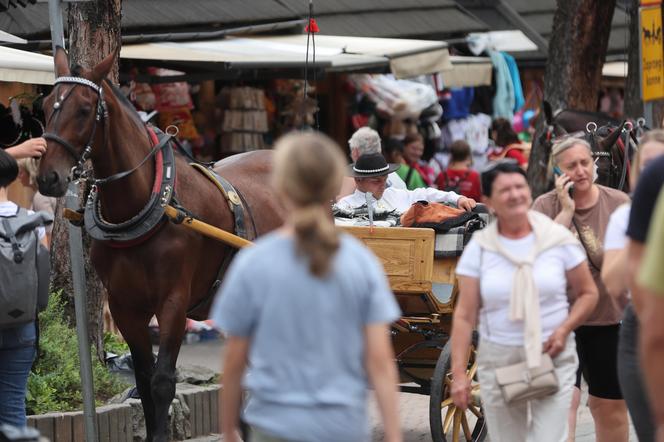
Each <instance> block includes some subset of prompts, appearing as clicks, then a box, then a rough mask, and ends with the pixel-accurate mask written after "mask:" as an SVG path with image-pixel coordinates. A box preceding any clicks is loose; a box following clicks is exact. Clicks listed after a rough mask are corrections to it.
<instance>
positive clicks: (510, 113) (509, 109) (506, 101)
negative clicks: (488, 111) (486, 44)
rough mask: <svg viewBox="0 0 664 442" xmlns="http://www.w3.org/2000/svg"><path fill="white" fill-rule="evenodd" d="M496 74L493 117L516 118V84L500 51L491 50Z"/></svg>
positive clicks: (490, 55)
mask: <svg viewBox="0 0 664 442" xmlns="http://www.w3.org/2000/svg"><path fill="white" fill-rule="evenodd" d="M489 57H491V63H492V64H493V69H494V71H495V74H496V95H494V97H493V118H507V119H508V120H509V121H512V119H513V118H514V103H515V99H514V84H513V83H512V76H511V74H510V70H509V67H508V66H507V62H506V61H505V58H504V57H503V56H502V55H501V54H500V52H496V51H489Z"/></svg>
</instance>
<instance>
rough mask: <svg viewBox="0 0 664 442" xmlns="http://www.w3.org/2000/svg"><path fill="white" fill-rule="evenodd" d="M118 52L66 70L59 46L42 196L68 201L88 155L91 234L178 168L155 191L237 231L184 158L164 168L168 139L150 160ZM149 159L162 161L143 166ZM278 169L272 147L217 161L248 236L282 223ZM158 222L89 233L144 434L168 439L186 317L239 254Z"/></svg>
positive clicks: (206, 300) (148, 140) (135, 206)
mask: <svg viewBox="0 0 664 442" xmlns="http://www.w3.org/2000/svg"><path fill="white" fill-rule="evenodd" d="M116 56H117V53H112V54H110V55H109V56H107V57H106V58H104V59H103V60H102V61H101V62H100V63H99V64H97V65H96V66H94V68H92V69H91V70H85V69H83V68H81V67H78V66H77V67H74V68H72V69H70V67H69V61H68V56H67V54H66V53H65V51H64V49H62V48H58V49H57V50H56V53H55V56H54V62H55V70H56V73H57V77H58V79H57V80H56V82H55V87H54V89H53V91H52V92H51V94H50V95H49V96H48V97H46V99H45V101H44V103H45V104H44V107H45V112H46V121H47V124H46V132H45V134H44V138H46V139H47V151H46V153H45V154H44V155H43V157H42V159H41V164H40V167H39V176H38V178H37V182H38V184H39V190H40V191H41V192H42V193H43V194H45V195H50V196H56V197H60V196H63V195H64V194H65V192H66V190H67V188H68V182H69V181H70V180H72V179H75V178H76V177H77V176H78V175H79V174H80V173H81V172H80V171H81V170H82V169H83V165H84V163H85V162H86V159H87V158H89V160H90V161H91V164H92V172H93V174H94V179H93V180H92V183H93V186H92V190H91V192H94V193H95V196H96V197H97V201H98V204H97V205H95V206H94V207H92V206H90V201H91V197H88V203H87V204H86V210H85V217H86V229H87V228H88V227H89V226H88V216H89V215H90V214H89V212H90V211H97V213H95V214H94V215H95V216H97V221H98V222H101V221H99V219H102V220H103V223H105V224H107V225H109V226H121V227H122V226H126V225H128V224H131V222H130V221H131V220H133V219H135V218H136V217H137V214H139V213H142V212H144V210H145V208H146V207H147V204H148V202H149V201H151V200H152V199H153V194H154V190H153V189H154V187H155V184H156V182H158V181H159V178H160V176H161V178H162V179H163V180H165V179H166V176H167V175H170V174H171V173H172V168H173V167H174V169H175V172H174V173H173V175H175V176H174V177H172V179H173V180H174V181H172V183H173V188H172V189H169V188H166V189H163V190H164V191H163V192H161V191H160V192H161V193H159V194H158V195H157V196H158V198H157V199H158V201H160V202H161V203H167V202H170V201H172V202H173V203H174V204H175V203H177V205H178V207H181V208H182V210H183V211H185V212H186V213H188V214H195V216H196V218H197V219H199V220H201V221H204V222H205V223H208V224H211V225H213V226H216V227H219V228H221V229H223V230H225V231H230V232H232V231H233V228H234V226H235V227H238V226H237V218H234V215H233V214H232V213H231V209H230V208H229V202H228V201H227V200H226V198H225V197H224V196H223V195H222V193H221V191H220V190H219V188H218V187H217V186H216V185H215V184H213V183H212V181H211V180H210V179H208V177H206V176H204V174H203V173H201V172H200V171H198V170H196V169H195V168H194V167H192V166H191V165H190V164H189V163H188V162H187V160H186V159H185V157H184V156H183V155H182V154H180V153H177V152H176V153H175V154H173V155H171V157H172V158H174V159H173V164H171V165H169V166H168V167H167V168H166V166H164V168H161V169H159V168H158V166H159V164H158V163H159V157H162V158H163V159H164V161H165V159H166V157H167V156H168V155H167V154H168V149H170V148H169V144H168V143H163V142H160V143H159V145H157V146H156V147H158V148H159V150H160V152H161V153H162V154H161V155H160V154H159V153H160V152H158V153H157V154H156V155H152V154H153V153H154V151H155V149H156V147H155V140H154V139H153V137H152V136H151V135H150V133H149V132H148V130H147V127H146V125H145V124H144V123H143V121H142V120H141V119H140V117H139V115H138V113H137V112H136V110H135V109H134V108H133V106H132V105H131V103H130V102H129V101H128V100H127V99H126V98H125V97H123V96H122V95H121V93H120V92H119V90H118V89H117V88H116V87H115V86H113V85H112V84H111V83H110V81H109V80H108V79H106V76H107V75H108V73H109V71H110V70H111V67H112V66H113V64H114V63H115V60H116ZM160 145H163V148H162V147H160ZM162 151H163V152H162ZM151 157H154V158H155V160H154V161H147V160H148V159H149V158H151ZM271 164H272V155H271V152H270V151H255V152H250V153H245V154H240V155H237V156H234V157H230V158H228V159H226V160H223V161H220V162H218V163H217V164H216V165H215V166H214V171H215V172H216V173H217V174H218V175H220V176H222V177H224V178H225V179H226V180H227V181H228V182H230V183H231V185H232V186H233V187H234V190H235V191H236V192H237V194H236V195H234V197H235V200H236V202H237V199H238V196H239V199H240V200H241V202H242V203H244V204H243V205H244V206H245V208H246V212H247V214H248V218H249V220H248V221H247V222H246V231H247V235H246V236H247V237H248V239H253V238H255V237H256V236H260V235H262V234H265V233H266V232H269V231H271V230H273V229H275V228H277V227H279V226H280V225H281V224H282V223H283V219H284V215H285V213H286V212H285V209H284V207H283V206H282V205H281V203H280V202H279V201H280V200H279V198H277V195H275V192H274V191H273V190H272V187H271V186H270V182H269V176H270V171H271ZM127 172H128V173H127ZM83 177H84V178H85V175H83ZM88 179H92V178H88ZM229 193H230V192H229ZM162 199H163V200H162ZM231 199H232V198H231ZM160 205H163V204H157V206H156V207H157V208H158V207H159V206H160ZM158 213H159V212H158ZM90 216H92V215H90ZM148 218H149V216H148ZM156 218H157V220H156V221H157V224H156V225H155V226H154V227H153V228H151V229H150V230H149V231H147V232H142V233H143V234H142V235H140V236H139V237H137V238H133V239H132V240H131V241H125V242H121V241H120V240H121V239H122V229H119V231H118V232H115V236H113V238H115V239H117V240H114V239H111V240H104V239H99V238H95V236H94V235H92V233H93V230H90V229H88V230H89V232H90V234H91V236H92V237H93V239H92V244H91V251H90V256H91V262H92V264H93V266H94V268H95V270H96V271H97V274H98V275H99V277H100V279H101V281H102V283H103V285H104V287H105V288H106V290H107V292H108V303H109V307H110V311H111V314H112V316H113V320H114V321H115V323H116V325H117V327H118V329H119V330H120V332H121V333H122V336H123V337H124V339H125V340H126V342H127V344H128V345H129V348H130V351H131V355H132V359H133V364H134V372H135V379H136V388H137V390H138V393H139V395H140V398H141V403H142V405H143V412H144V414H145V422H146V427H147V438H148V440H152V441H165V440H168V408H169V405H170V403H171V401H172V400H173V397H174V395H175V364H176V361H177V357H178V353H179V351H180V345H181V343H182V338H183V335H184V332H185V323H186V318H187V317H190V318H193V319H205V318H207V314H208V310H209V306H210V304H211V296H210V295H211V294H213V292H214V290H211V288H213V284H215V281H216V280H217V276H218V273H220V268H221V269H222V270H223V268H224V267H225V266H227V264H228V261H230V259H229V258H230V257H232V254H233V252H234V251H235V249H232V248H230V247H228V246H226V245H224V244H221V243H217V242H214V241H210V240H206V239H205V238H204V237H203V236H201V235H200V234H198V233H195V232H193V231H191V230H189V229H187V228H185V227H184V226H182V225H178V224H175V223H171V222H168V221H167V220H165V217H163V215H162V216H161V217H156ZM153 315H154V316H156V317H157V320H158V322H159V351H158V356H157V358H156V361H155V360H154V356H153V353H152V344H151V340H150V334H149V329H148V323H149V322H150V319H151V318H152V317H153Z"/></svg>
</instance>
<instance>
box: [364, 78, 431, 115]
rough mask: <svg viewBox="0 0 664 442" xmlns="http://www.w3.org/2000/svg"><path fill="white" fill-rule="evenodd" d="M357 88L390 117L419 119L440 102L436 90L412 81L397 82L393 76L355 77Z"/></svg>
mask: <svg viewBox="0 0 664 442" xmlns="http://www.w3.org/2000/svg"><path fill="white" fill-rule="evenodd" d="M352 80H353V81H354V83H355V85H356V88H357V89H358V90H361V91H362V92H364V93H365V94H367V96H368V97H369V98H370V99H371V100H372V101H373V102H374V103H376V107H377V109H378V110H379V111H382V112H385V113H386V114H388V115H390V116H395V117H402V118H413V119H415V118H418V117H419V115H420V113H422V111H423V110H424V109H426V108H428V107H429V106H432V105H434V104H436V103H437V102H438V96H437V94H436V91H435V90H434V88H433V87H432V86H430V85H427V84H422V83H418V82H415V81H410V80H397V79H395V78H394V76H392V75H368V74H367V75H353V76H352Z"/></svg>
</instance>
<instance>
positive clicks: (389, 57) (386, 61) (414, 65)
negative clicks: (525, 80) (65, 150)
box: [121, 34, 452, 78]
mask: <svg viewBox="0 0 664 442" xmlns="http://www.w3.org/2000/svg"><path fill="white" fill-rule="evenodd" d="M314 38H315V48H316V66H318V67H323V68H325V69H328V70H331V71H357V70H362V69H371V68H380V67H387V66H389V68H390V70H391V71H392V73H393V74H394V75H395V76H397V77H398V78H405V77H413V76H416V75H422V74H431V73H436V72H441V71H446V70H450V69H452V65H451V63H450V60H449V52H448V50H447V44H446V43H445V42H441V41H426V40H408V39H393V38H366V37H345V36H343V37H342V36H330V35H316V36H315V37H314ZM306 52H307V35H306V34H305V35H283V36H248V37H227V38H224V39H220V40H210V41H196V42H163V43H144V44H135V45H126V46H123V47H122V51H121V57H122V58H125V59H135V60H136V59H138V60H164V61H177V62H185V63H186V62H191V63H224V64H225V65H226V67H227V68H236V69H243V68H244V69H247V68H280V67H283V68H287V67H303V66H304V62H305V55H306ZM309 60H310V63H311V61H312V60H313V41H312V40H311V39H310V45H309Z"/></svg>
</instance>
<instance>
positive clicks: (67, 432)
mask: <svg viewBox="0 0 664 442" xmlns="http://www.w3.org/2000/svg"><path fill="white" fill-rule="evenodd" d="M219 391H220V388H219V385H208V386H197V385H191V384H177V387H176V394H175V399H173V403H172V404H171V407H170V409H169V415H170V424H169V425H170V427H169V429H170V431H171V439H172V440H186V439H191V438H195V437H200V436H207V435H208V434H211V433H218V432H219V407H218V404H219ZM28 425H29V426H31V427H34V428H37V429H38V430H39V431H40V432H41V434H42V436H43V437H46V438H48V439H50V440H51V441H53V442H84V441H85V429H84V426H83V412H82V411H74V412H69V413H47V414H41V415H36V416H28ZM97 435H98V440H99V441H100V442H143V441H145V440H146V433H145V420H144V418H143V407H142V406H141V402H140V400H138V399H126V400H124V401H122V402H121V403H117V404H110V405H104V406H102V407H98V408H97Z"/></svg>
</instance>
